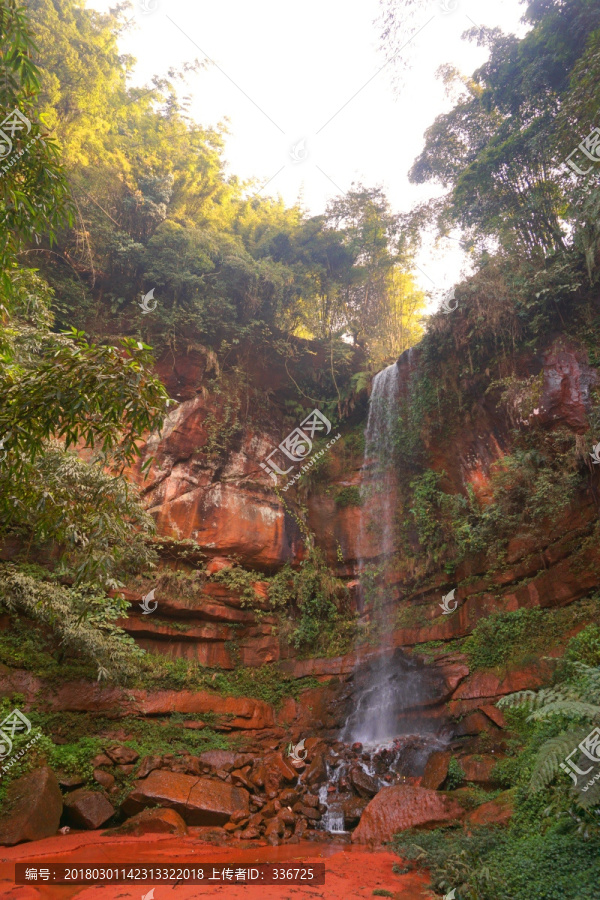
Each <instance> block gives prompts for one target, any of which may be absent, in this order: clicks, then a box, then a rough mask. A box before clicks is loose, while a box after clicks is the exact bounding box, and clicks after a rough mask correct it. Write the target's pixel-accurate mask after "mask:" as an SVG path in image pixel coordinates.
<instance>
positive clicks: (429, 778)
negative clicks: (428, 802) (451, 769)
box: [421, 750, 452, 791]
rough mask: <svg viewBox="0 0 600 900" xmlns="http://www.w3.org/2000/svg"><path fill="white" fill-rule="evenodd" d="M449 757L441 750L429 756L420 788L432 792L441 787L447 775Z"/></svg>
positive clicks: (448, 754)
mask: <svg viewBox="0 0 600 900" xmlns="http://www.w3.org/2000/svg"><path fill="white" fill-rule="evenodd" d="M451 755H452V754H450V753H447V752H445V751H443V750H436V751H435V752H434V753H432V754H431V756H430V757H429V759H428V760H427V764H426V766H425V771H424V772H423V777H422V778H421V787H424V788H429V790H432V791H436V790H437V789H438V788H439V787H441V785H442V784H443V783H444V781H445V780H446V776H447V775H448V765H449V764H450V756H451Z"/></svg>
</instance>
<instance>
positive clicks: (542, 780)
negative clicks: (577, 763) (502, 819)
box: [529, 728, 589, 792]
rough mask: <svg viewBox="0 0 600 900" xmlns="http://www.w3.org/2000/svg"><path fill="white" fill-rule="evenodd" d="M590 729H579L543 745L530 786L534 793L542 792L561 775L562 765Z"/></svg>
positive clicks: (551, 739)
mask: <svg viewBox="0 0 600 900" xmlns="http://www.w3.org/2000/svg"><path fill="white" fill-rule="evenodd" d="M588 732H589V728H577V729H575V730H574V731H569V732H567V733H566V734H561V735H559V736H558V737H553V738H550V740H549V741H546V742H545V744H542V746H541V747H540V749H539V751H538V755H537V758H536V761H535V768H534V770H533V772H532V774H531V781H530V782H529V786H530V788H531V790H532V791H534V792H535V791H540V790H542V788H545V787H546V786H547V785H549V784H550V782H551V781H553V779H554V778H555V777H556V776H557V775H558V774H559V772H560V771H561V770H560V764H561V763H562V762H564V761H565V758H566V757H567V756H568V755H569V753H572V751H573V750H575V748H576V747H577V744H578V743H579V742H580V741H582V740H583V739H584V737H587V734H588Z"/></svg>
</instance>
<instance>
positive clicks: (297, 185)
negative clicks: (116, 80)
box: [88, 0, 525, 306]
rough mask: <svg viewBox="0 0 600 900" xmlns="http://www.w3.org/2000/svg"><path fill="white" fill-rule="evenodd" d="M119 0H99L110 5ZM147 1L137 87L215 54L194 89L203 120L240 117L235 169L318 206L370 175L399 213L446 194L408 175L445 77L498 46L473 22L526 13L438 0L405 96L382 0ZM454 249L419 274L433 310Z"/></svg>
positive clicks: (514, 3)
mask: <svg viewBox="0 0 600 900" xmlns="http://www.w3.org/2000/svg"><path fill="white" fill-rule="evenodd" d="M113 4H114V0H88V5H89V6H92V7H94V8H95V9H98V10H103V11H105V10H107V9H109V8H110V6H112V5H113ZM444 6H445V7H446V8H449V9H451V11H450V12H444V10H443V7H444ZM133 7H134V17H135V22H136V25H135V27H134V28H133V30H132V31H130V32H129V33H128V34H127V35H126V36H125V38H124V39H123V42H122V45H121V49H122V51H124V52H127V53H130V54H131V55H133V56H134V57H135V58H136V59H137V67H136V71H135V76H134V81H135V83H136V84H144V83H147V82H149V81H150V79H151V77H152V76H153V75H157V74H158V75H162V74H165V73H166V72H167V70H168V69H169V68H170V67H179V66H181V65H182V64H183V63H184V62H190V61H192V60H194V59H196V58H198V59H205V58H207V57H208V58H209V59H210V60H211V61H212V63H213V64H212V65H208V66H207V67H206V68H205V69H204V70H202V71H200V72H198V73H196V74H192V75H190V76H189V77H188V80H187V84H186V85H185V86H184V85H182V86H181V88H182V90H181V93H182V95H183V94H186V95H189V96H190V97H191V106H190V114H191V115H192V117H193V118H194V119H195V120H196V121H197V122H199V123H200V124H202V125H204V126H209V125H216V124H217V123H219V122H224V121H225V120H228V130H229V132H230V134H229V137H228V139H227V143H226V152H225V156H226V160H227V169H228V171H229V172H231V173H235V174H236V175H238V176H239V177H240V178H241V179H243V180H247V179H254V180H255V182H256V186H255V187H254V188H253V190H252V193H254V192H255V191H257V190H260V189H261V187H262V191H263V193H264V194H270V195H272V196H277V195H280V196H281V197H283V199H284V200H285V201H286V202H287V203H289V204H292V203H294V202H296V201H297V200H298V199H299V198H300V200H301V202H302V204H303V206H304V207H305V208H306V209H307V210H308V211H309V212H310V213H312V214H317V213H320V212H322V211H323V210H324V208H325V205H326V203H327V201H328V200H329V199H330V198H332V197H335V196H337V195H339V194H341V193H343V192H345V191H347V190H348V189H349V188H350V187H351V185H352V183H353V182H357V181H361V182H362V183H363V184H365V185H366V186H374V185H379V186H381V187H383V188H384V190H385V191H386V193H387V196H388V197H389V200H390V203H391V206H392V208H393V209H394V210H395V211H407V210H408V209H410V208H411V206H413V205H414V204H416V203H417V202H419V201H422V200H424V199H426V198H428V197H431V196H434V195H436V194H437V193H439V189H437V188H435V187H432V186H431V185H412V184H410V183H409V181H408V177H407V174H408V171H409V169H410V167H411V165H412V163H413V161H414V159H415V157H416V156H417V155H418V154H419V152H420V151H421V149H422V147H423V134H424V132H425V129H426V128H427V127H428V126H429V125H431V124H432V123H433V121H434V119H435V117H436V115H438V114H439V113H440V112H443V111H445V110H447V109H449V108H450V107H451V102H450V101H449V100H448V99H447V97H446V96H445V92H444V87H443V85H442V83H441V82H440V81H439V79H436V77H435V72H436V70H437V68H438V67H439V66H440V65H442V64H443V63H451V64H452V65H455V66H456V67H457V68H459V69H460V70H461V71H462V72H463V73H464V74H470V73H471V72H472V71H473V70H474V69H475V68H477V66H479V65H481V63H482V62H483V61H484V60H485V57H486V50H485V49H484V48H478V47H477V46H476V45H474V44H472V43H470V42H468V41H464V40H461V34H462V33H463V32H464V31H465V30H466V29H468V28H471V27H472V26H473V24H476V25H488V26H492V27H493V26H500V27H501V28H502V29H503V30H504V31H507V32H515V33H522V30H523V29H522V26H521V25H520V21H519V20H520V18H521V16H522V14H523V11H524V8H525V7H524V5H523V4H522V3H520V2H519V0H493V2H490V0H483V2H482V0H424V2H423V4H422V7H423V8H422V11H421V12H420V13H419V14H418V15H417V17H416V19H415V22H416V27H417V28H421V27H422V26H424V27H422V30H421V31H420V32H419V33H418V34H416V35H415V37H414V38H413V39H412V41H411V44H410V47H409V48H407V51H405V52H406V53H408V54H409V59H410V61H411V68H410V70H409V71H408V73H407V75H406V76H405V78H404V87H403V89H402V91H401V92H400V93H398V92H397V91H394V89H393V87H392V77H391V76H392V73H393V68H394V64H393V63H390V64H388V65H387V66H385V67H384V68H383V69H382V67H383V66H384V65H385V61H386V60H385V57H384V56H383V54H382V52H381V51H380V50H378V44H379V33H380V26H379V25H378V24H377V19H378V17H379V14H380V10H379V2H378V0H360V2H356V0H355V2H354V3H349V2H348V0H302V2H300V3H292V2H290V0H287V2H282V0H250V2H248V0H212V2H209V3H205V2H197V0H133ZM144 10H149V11H144ZM379 69H382V71H380V72H379V73H378V74H375V73H377V71H378V70H379ZM373 75H375V77H374V78H373ZM370 79H372V80H370ZM367 82H368V83H367ZM357 92H358V93H357ZM351 98H352V99H351ZM348 101H349V102H348ZM332 117H333V118H332ZM326 123H327V124H326ZM300 141H302V142H303V143H298V142H300ZM294 147H297V150H296V153H295V156H296V159H294V158H293V155H292V154H293V148H294ZM267 182H268V184H267ZM443 244H444V245H445V246H444V247H442V246H438V247H435V246H434V245H433V242H432V241H428V242H427V246H426V247H425V248H424V249H423V251H422V252H421V254H420V255H419V257H418V264H419V267H420V269H421V270H422V271H418V270H417V272H416V273H415V274H416V279H417V282H418V284H419V286H420V287H422V288H424V289H425V290H427V291H432V292H433V293H432V304H433V306H437V301H439V299H440V296H441V295H442V294H443V293H444V292H445V291H446V290H447V289H448V288H449V287H451V286H452V284H453V283H454V282H456V281H457V280H458V279H459V276H460V274H461V271H466V269H465V265H468V263H467V261H466V260H465V257H464V255H463V254H462V252H461V251H460V248H459V246H458V244H457V243H455V242H453V241H450V240H446V241H443ZM434 301H435V302H434Z"/></svg>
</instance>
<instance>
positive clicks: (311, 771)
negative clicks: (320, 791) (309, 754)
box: [302, 747, 327, 785]
mask: <svg viewBox="0 0 600 900" xmlns="http://www.w3.org/2000/svg"><path fill="white" fill-rule="evenodd" d="M326 778H327V766H326V765H325V749H324V748H322V747H319V748H318V749H317V750H316V751H315V756H314V758H313V761H312V762H311V764H310V765H309V766H308V768H307V769H306V771H305V772H304V775H303V778H302V780H303V781H304V783H305V784H308V785H312V784H317V782H319V781H325V779H326Z"/></svg>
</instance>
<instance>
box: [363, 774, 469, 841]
mask: <svg viewBox="0 0 600 900" xmlns="http://www.w3.org/2000/svg"><path fill="white" fill-rule="evenodd" d="M463 815H464V810H463V809H462V808H461V807H460V806H459V804H458V803H457V802H456V801H455V800H453V799H452V798H451V797H449V796H447V795H446V794H442V793H440V792H438V791H430V790H428V789H427V788H422V787H412V786H411V785H396V786H394V787H388V788H383V789H382V790H380V791H379V793H378V794H376V796H375V797H374V798H373V799H372V800H371V802H370V803H369V804H368V806H367V807H366V808H365V811H364V812H363V814H362V816H361V819H360V822H359V824H358V827H357V828H356V830H355V831H354V832H353V834H352V841H353V843H359V844H382V843H384V842H385V841H390V840H391V839H392V837H393V835H394V834H395V833H396V832H397V831H405V830H406V829H408V828H419V827H423V826H432V825H440V824H442V823H444V822H451V821H453V820H457V819H460V818H461V817H462V816H463Z"/></svg>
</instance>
